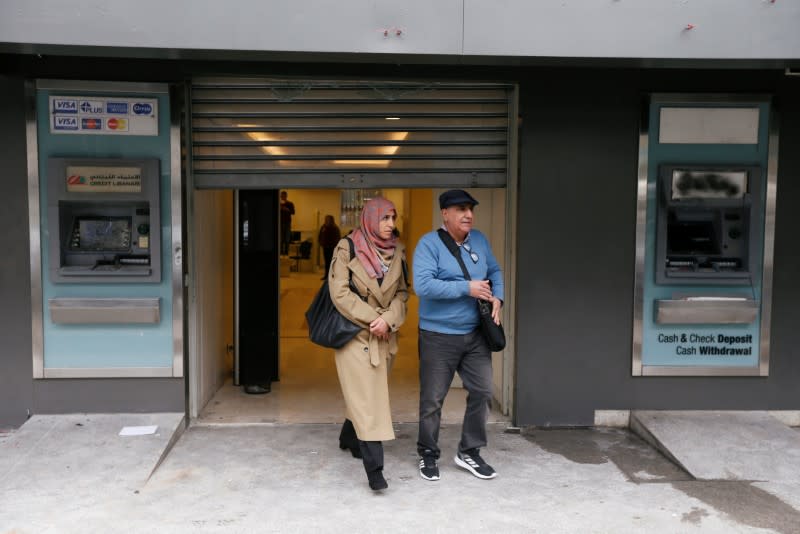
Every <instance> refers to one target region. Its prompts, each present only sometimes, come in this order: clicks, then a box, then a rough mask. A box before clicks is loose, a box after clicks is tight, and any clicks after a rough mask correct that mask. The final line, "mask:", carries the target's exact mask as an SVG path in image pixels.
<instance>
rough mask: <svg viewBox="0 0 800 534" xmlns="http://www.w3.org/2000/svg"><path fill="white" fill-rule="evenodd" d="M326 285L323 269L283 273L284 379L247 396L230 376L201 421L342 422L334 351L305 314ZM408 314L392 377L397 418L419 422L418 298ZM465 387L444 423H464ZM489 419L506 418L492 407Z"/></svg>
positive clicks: (453, 396) (452, 397) (451, 397)
mask: <svg viewBox="0 0 800 534" xmlns="http://www.w3.org/2000/svg"><path fill="white" fill-rule="evenodd" d="M321 284H322V281H321V280H320V273H297V272H292V273H291V274H290V275H289V276H288V277H287V276H285V277H281V296H280V299H281V302H280V306H281V330H280V333H281V338H280V381H279V382H273V383H272V391H271V392H270V393H267V394H265V395H248V394H246V393H244V391H242V388H240V387H236V386H233V385H232V382H231V380H228V381H227V382H226V384H225V385H224V386H223V387H222V388H220V390H219V391H218V392H217V393H216V395H214V397H213V398H212V399H211V401H210V402H209V403H208V405H207V406H206V407H205V408H204V409H203V411H202V412H201V414H200V418H199V419H200V422H202V423H207V424H208V423H220V424H225V423H227V424H247V423H339V422H341V421H342V420H343V418H344V400H343V398H342V393H341V390H340V389H339V379H338V378H337V376H336V366H335V363H334V360H333V351H332V350H331V349H325V348H323V347H320V346H317V345H314V344H313V343H311V342H310V341H309V340H308V330H307V328H306V325H305V317H304V315H303V314H304V312H305V310H306V308H307V307H308V305H309V303H310V302H311V300H312V299H313V298H314V294H315V293H316V292H317V290H318V289H319V286H320V285H321ZM408 304H409V317H408V321H407V322H406V324H405V325H404V326H403V327H402V328H401V329H400V333H399V344H400V351H399V353H398V355H397V358H396V359H395V363H394V366H393V368H392V372H391V374H390V378H389V390H390V395H391V403H392V419H393V420H394V421H395V422H396V423H408V422H416V421H417V420H418V402H419V379H418V372H419V367H418V357H417V298H416V296H415V295H412V296H411V298H410V299H409V303H408ZM465 401H466V391H465V390H463V389H461V388H453V389H451V390H450V393H449V394H448V395H447V399H446V400H445V404H444V408H443V410H442V422H443V423H460V422H461V420H462V418H463V414H464V405H465ZM489 420H490V421H493V422H498V421H506V420H507V418H506V417H505V416H503V415H502V414H501V413H499V412H498V411H496V410H492V413H491V414H490V416H489Z"/></svg>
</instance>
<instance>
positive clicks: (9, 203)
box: [0, 76, 33, 428]
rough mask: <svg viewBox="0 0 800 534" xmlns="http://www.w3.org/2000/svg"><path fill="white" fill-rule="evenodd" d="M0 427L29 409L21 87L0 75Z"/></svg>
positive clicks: (11, 423) (11, 424)
mask: <svg viewBox="0 0 800 534" xmlns="http://www.w3.org/2000/svg"><path fill="white" fill-rule="evenodd" d="M0 95H2V98H0V161H2V162H3V163H2V165H3V173H2V178H1V179H0V200H2V205H3V208H2V209H0V228H2V232H0V251H2V254H0V303H2V304H1V305H0V339H2V345H0V428H2V427H15V426H19V425H20V424H22V423H24V422H25V419H26V418H27V414H28V409H30V408H32V404H33V385H32V383H33V379H32V375H33V370H32V363H31V362H32V359H31V293H30V259H29V258H30V249H29V243H30V238H29V230H28V228H29V225H28V174H27V173H28V171H27V161H26V144H25V101H24V84H23V81H22V79H21V78H9V77H4V76H0Z"/></svg>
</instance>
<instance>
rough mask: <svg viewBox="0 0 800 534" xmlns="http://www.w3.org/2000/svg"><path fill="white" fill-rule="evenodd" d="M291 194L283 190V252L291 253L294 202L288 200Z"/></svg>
mask: <svg viewBox="0 0 800 534" xmlns="http://www.w3.org/2000/svg"><path fill="white" fill-rule="evenodd" d="M288 197H289V194H288V193H287V192H286V191H281V254H282V255H287V254H289V242H290V241H291V240H292V215H294V203H293V202H291V201H290V200H288Z"/></svg>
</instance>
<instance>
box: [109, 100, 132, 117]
mask: <svg viewBox="0 0 800 534" xmlns="http://www.w3.org/2000/svg"><path fill="white" fill-rule="evenodd" d="M106 113H108V114H109V115H127V114H128V103H127V102H106Z"/></svg>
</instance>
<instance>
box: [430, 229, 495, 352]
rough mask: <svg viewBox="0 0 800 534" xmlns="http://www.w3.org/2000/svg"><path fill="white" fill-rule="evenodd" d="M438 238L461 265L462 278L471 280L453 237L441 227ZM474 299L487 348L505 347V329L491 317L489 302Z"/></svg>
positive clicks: (492, 349)
mask: <svg viewBox="0 0 800 534" xmlns="http://www.w3.org/2000/svg"><path fill="white" fill-rule="evenodd" d="M439 238H440V239H441V240H442V241H443V242H444V245H445V246H446V247H447V250H449V251H450V253H451V254H452V255H453V256H455V258H456V261H458V265H459V266H461V271H462V272H463V273H464V278H466V279H467V280H472V278H471V277H470V275H469V271H467V266H466V265H464V260H462V259H461V254H460V252H459V250H458V245H457V244H456V241H455V239H453V237H452V236H451V235H450V234H448V233H447V232H445V231H444V230H442V229H441V228H440V229H439ZM475 300H476V301H477V302H478V317H479V318H480V322H481V332H483V337H485V338H486V343H487V344H488V345H489V350H491V351H492V352H499V351H501V350H503V349H504V348H506V333H505V330H503V325H502V324H497V323H495V322H494V319H493V318H492V304H491V302H489V301H486V300H481V299H475Z"/></svg>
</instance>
